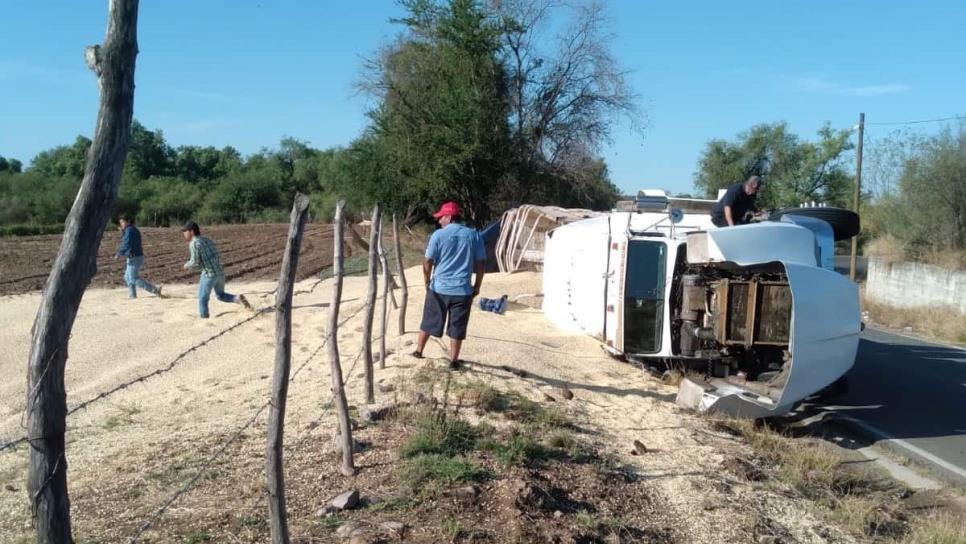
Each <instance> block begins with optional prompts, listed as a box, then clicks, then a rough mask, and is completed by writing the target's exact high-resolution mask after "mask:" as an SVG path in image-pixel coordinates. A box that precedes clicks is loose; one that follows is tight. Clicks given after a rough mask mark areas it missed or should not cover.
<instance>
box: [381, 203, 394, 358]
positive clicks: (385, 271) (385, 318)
mask: <svg viewBox="0 0 966 544" xmlns="http://www.w3.org/2000/svg"><path fill="white" fill-rule="evenodd" d="M378 241H379V262H380V264H381V265H382V304H381V305H380V314H379V315H380V316H381V317H382V320H381V321H380V324H379V325H380V326H379V368H381V369H382V368H386V329H388V328H389V288H390V287H391V285H392V275H391V274H390V273H389V257H387V256H386V247H385V246H384V245H383V243H382V218H381V217H380V218H379V237H378Z"/></svg>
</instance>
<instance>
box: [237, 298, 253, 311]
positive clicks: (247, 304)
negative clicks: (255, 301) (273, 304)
mask: <svg viewBox="0 0 966 544" xmlns="http://www.w3.org/2000/svg"><path fill="white" fill-rule="evenodd" d="M238 302H241V305H242V306H244V307H245V309H246V310H248V311H251V312H254V311H255V308H253V307H252V304H251V303H250V302H248V299H247V298H245V295H238Z"/></svg>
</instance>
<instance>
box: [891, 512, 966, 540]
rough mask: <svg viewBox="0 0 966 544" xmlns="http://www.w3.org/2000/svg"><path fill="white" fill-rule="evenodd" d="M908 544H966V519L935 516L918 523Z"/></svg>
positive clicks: (910, 535)
mask: <svg viewBox="0 0 966 544" xmlns="http://www.w3.org/2000/svg"><path fill="white" fill-rule="evenodd" d="M905 542H906V544H966V519H963V518H961V517H953V516H950V515H941V516H933V517H930V518H926V519H924V520H922V521H921V522H920V523H917V524H916V525H915V527H914V528H913V530H912V532H911V533H910V534H909V538H908V539H907V540H906V541H905Z"/></svg>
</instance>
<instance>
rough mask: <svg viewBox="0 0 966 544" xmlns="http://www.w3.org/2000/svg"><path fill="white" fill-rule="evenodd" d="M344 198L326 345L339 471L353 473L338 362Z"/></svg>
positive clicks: (340, 207)
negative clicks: (339, 446)
mask: <svg viewBox="0 0 966 544" xmlns="http://www.w3.org/2000/svg"><path fill="white" fill-rule="evenodd" d="M344 208H345V200H340V201H339V202H337V203H336V205H335V217H334V218H333V219H332V223H333V224H334V225H335V229H334V230H335V232H334V233H333V238H334V243H333V244H334V250H333V252H332V280H333V283H332V303H331V304H330V305H329V330H328V333H327V335H326V342H327V343H328V344H329V363H330V364H331V371H330V373H331V374H332V402H334V403H335V408H336V412H337V416H338V418H339V434H340V438H341V440H342V467H341V468H342V474H345V475H346V476H352V475H353V474H355V473H356V468H355V466H354V465H353V463H352V452H353V449H352V422H350V421H349V403H348V402H346V400H345V388H344V387H343V386H342V365H341V364H340V363H339V306H340V305H341V303H342V275H343V273H344V257H343V254H342V252H343V247H342V246H343V240H342V238H343V236H344V231H345V219H344V218H343V210H344Z"/></svg>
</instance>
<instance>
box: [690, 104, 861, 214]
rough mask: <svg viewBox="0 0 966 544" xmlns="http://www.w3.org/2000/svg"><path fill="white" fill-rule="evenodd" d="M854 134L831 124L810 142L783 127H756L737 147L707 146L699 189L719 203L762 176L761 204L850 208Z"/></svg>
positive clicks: (697, 179) (718, 141) (697, 176)
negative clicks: (721, 196) (732, 189)
mask: <svg viewBox="0 0 966 544" xmlns="http://www.w3.org/2000/svg"><path fill="white" fill-rule="evenodd" d="M850 134H851V132H850V131H848V130H834V129H832V128H831V127H829V126H828V125H826V126H825V127H823V128H822V129H820V130H819V131H818V140H817V141H816V142H809V141H803V140H801V139H800V138H799V137H798V136H796V135H795V134H792V133H790V132H789V131H788V126H787V125H786V124H785V123H784V122H781V123H774V124H761V125H755V126H753V127H752V128H751V129H749V130H748V131H747V132H743V133H741V134H739V135H738V137H737V138H736V140H735V141H733V142H729V141H726V140H721V139H715V140H711V141H709V142H708V143H707V145H706V146H705V149H704V151H703V152H702V154H701V157H700V158H699V160H698V171H697V173H696V174H695V177H694V187H695V189H696V190H698V191H699V192H701V193H704V195H705V196H706V197H707V198H717V194H718V190H719V189H723V188H726V187H727V186H729V185H731V184H733V183H737V182H739V181H744V180H745V179H747V178H748V177H749V176H752V175H757V176H761V179H762V182H763V188H762V190H761V193H760V197H759V202H760V203H761V205H764V206H769V207H783V206H797V205H798V204H800V203H801V202H805V201H811V200H814V201H816V202H826V203H828V204H831V205H836V206H843V205H846V204H847V202H848V195H849V193H850V190H851V187H852V183H853V177H852V175H851V174H850V173H849V172H848V170H847V164H846V159H847V157H846V152H847V151H849V150H850V149H852V147H853V145H852V143H851V142H850V141H849V137H850Z"/></svg>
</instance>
